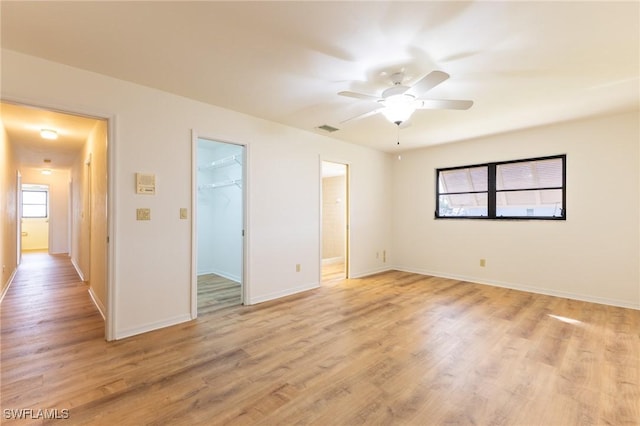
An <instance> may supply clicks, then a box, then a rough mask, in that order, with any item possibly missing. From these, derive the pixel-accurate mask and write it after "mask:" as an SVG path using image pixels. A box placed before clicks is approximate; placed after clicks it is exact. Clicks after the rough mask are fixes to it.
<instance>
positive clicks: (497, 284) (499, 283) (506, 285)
mask: <svg viewBox="0 0 640 426" xmlns="http://www.w3.org/2000/svg"><path fill="white" fill-rule="evenodd" d="M394 269H395V270H397V271H402V272H410V273H414V274H420V275H430V276H434V277H439V278H448V279H452V280H459V281H466V282H469V283H473V284H482V285H490V286H493V287H501V288H509V289H511V290H520V291H526V292H528V293H536V294H544V295H546V296H555V297H563V298H565V299H573V300H580V301H582V302H590V303H598V304H601V305H610V306H617V307H620V308H628V309H636V310H640V301H639V302H638V303H630V302H627V301H624V300H617V299H609V298H605V297H598V296H591V295H585V294H577V293H571V292H567V291H561V290H554V289H548V288H542V287H533V286H528V285H522V284H514V283H507V282H502V281H492V280H484V279H480V278H476V277H467V276H464V275H455V274H447V273H444V272H435V271H427V270H425V269H420V268H409V267H404V266H397V267H395V268H394Z"/></svg>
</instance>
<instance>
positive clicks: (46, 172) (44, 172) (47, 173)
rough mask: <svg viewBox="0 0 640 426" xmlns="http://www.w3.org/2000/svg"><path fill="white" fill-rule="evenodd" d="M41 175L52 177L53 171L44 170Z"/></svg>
mask: <svg viewBox="0 0 640 426" xmlns="http://www.w3.org/2000/svg"><path fill="white" fill-rule="evenodd" d="M40 173H42V174H43V175H50V174H51V170H50V169H43V170H42V171H41V172H40Z"/></svg>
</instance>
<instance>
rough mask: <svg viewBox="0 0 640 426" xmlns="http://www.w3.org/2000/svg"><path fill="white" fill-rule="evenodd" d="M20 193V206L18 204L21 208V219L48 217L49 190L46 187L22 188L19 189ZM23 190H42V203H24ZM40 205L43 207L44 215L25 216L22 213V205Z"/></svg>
mask: <svg viewBox="0 0 640 426" xmlns="http://www.w3.org/2000/svg"><path fill="white" fill-rule="evenodd" d="M21 191H22V192H21V194H20V201H21V204H22V205H21V206H20V210H21V214H20V217H21V218H22V219H47V218H48V217H49V190H47V189H22V190H21ZM25 192H43V193H44V200H45V202H44V204H42V203H37V204H31V203H25V202H24V193H25ZM25 205H27V206H42V205H44V209H45V214H44V216H25V215H24V206H25Z"/></svg>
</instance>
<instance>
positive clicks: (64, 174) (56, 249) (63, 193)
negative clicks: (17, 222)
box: [20, 168, 71, 254]
mask: <svg viewBox="0 0 640 426" xmlns="http://www.w3.org/2000/svg"><path fill="white" fill-rule="evenodd" d="M20 172H21V173H22V184H23V185H24V184H37V185H48V186H49V218H48V221H49V226H48V228H49V243H48V248H49V253H51V254H62V253H69V181H70V179H71V174H70V171H69V170H63V169H53V170H52V171H51V174H50V175H43V174H42V173H40V169H34V168H23V169H21V170H20ZM35 221H36V222H42V220H39V219H36V220H35ZM29 225H30V224H29V223H27V220H26V219H25V222H24V226H23V229H22V230H23V231H26V232H29V229H30V228H29ZM27 240H28V238H25V239H23V242H24V245H23V247H22V248H23V249H24V250H28V249H30V248H47V247H46V245H45V246H44V247H42V245H41V244H37V243H36V245H35V246H30V245H29V243H28V241H27Z"/></svg>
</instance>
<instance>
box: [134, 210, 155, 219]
mask: <svg viewBox="0 0 640 426" xmlns="http://www.w3.org/2000/svg"><path fill="white" fill-rule="evenodd" d="M136 219H137V220H151V209H136Z"/></svg>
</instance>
